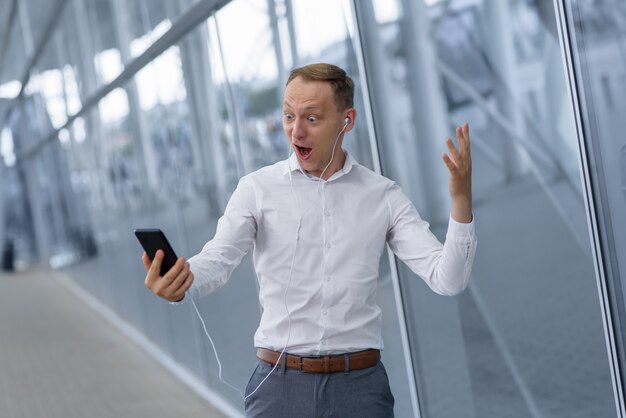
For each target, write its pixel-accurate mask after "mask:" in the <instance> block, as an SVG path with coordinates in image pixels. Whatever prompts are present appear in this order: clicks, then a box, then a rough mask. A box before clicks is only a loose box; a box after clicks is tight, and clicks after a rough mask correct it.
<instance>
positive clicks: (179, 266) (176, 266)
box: [163, 257, 187, 285]
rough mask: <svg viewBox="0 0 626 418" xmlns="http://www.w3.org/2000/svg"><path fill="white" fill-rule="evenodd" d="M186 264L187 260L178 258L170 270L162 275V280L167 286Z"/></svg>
mask: <svg viewBox="0 0 626 418" xmlns="http://www.w3.org/2000/svg"><path fill="white" fill-rule="evenodd" d="M186 262H187V260H185V257H178V260H176V263H175V264H174V265H173V266H172V268H170V269H169V271H168V272H167V273H165V274H164V275H163V278H164V279H165V281H166V282H167V284H168V285H169V284H171V283H172V282H173V281H174V279H176V277H177V276H178V275H179V274H180V273H181V271H183V268H185V263H186Z"/></svg>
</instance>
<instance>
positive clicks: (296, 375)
mask: <svg viewBox="0 0 626 418" xmlns="http://www.w3.org/2000/svg"><path fill="white" fill-rule="evenodd" d="M272 367H273V366H272V365H270V364H268V363H266V362H264V361H261V360H259V361H258V362H257V366H256V369H254V372H253V373H252V377H250V381H249V382H248V385H247V386H246V396H248V394H249V393H251V392H253V391H254V390H255V389H256V388H257V386H258V385H259V383H261V381H262V380H263V379H264V378H265V377H266V376H267V375H268V374H269V372H270V371H271V370H272ZM245 404H246V405H245V406H246V417H248V418H257V417H259V418H260V417H263V418H265V417H267V418H309V417H310V418H318V417H324V418H326V417H341V418H351V417H354V418H369V417H371V418H388V417H393V404H394V398H393V395H392V394H391V390H390V389H389V379H388V378H387V372H386V371H385V367H384V366H383V364H382V362H380V363H378V364H377V365H375V366H373V367H370V368H367V369H361V370H353V371H351V372H347V373H345V372H337V373H307V372H301V371H299V370H295V369H287V368H285V367H284V366H283V364H279V365H278V367H277V368H276V370H274V372H273V373H272V374H271V376H270V377H269V378H268V379H267V380H266V381H265V382H264V383H263V384H262V385H261V387H259V389H258V390H257V391H256V392H255V393H254V395H252V396H250V397H249V398H248V399H247V400H246V402H245Z"/></svg>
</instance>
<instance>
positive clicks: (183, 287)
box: [172, 271, 194, 301]
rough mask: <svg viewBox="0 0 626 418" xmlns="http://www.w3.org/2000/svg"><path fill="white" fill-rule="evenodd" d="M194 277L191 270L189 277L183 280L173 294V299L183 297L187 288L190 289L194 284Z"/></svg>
mask: <svg viewBox="0 0 626 418" xmlns="http://www.w3.org/2000/svg"><path fill="white" fill-rule="evenodd" d="M193 278H194V276H193V273H192V272H191V271H190V272H189V274H188V275H187V278H186V279H185V281H184V282H183V284H182V285H181V286H180V287H179V288H178V290H176V292H174V294H173V295H172V300H175V301H179V300H181V299H182V298H183V296H184V295H185V293H186V292H187V290H189V288H190V287H191V285H192V284H193Z"/></svg>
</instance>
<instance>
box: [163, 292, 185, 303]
mask: <svg viewBox="0 0 626 418" xmlns="http://www.w3.org/2000/svg"><path fill="white" fill-rule="evenodd" d="M187 299H189V297H187V292H185V294H184V295H183V298H182V299H181V300H179V301H176V302H171V301H168V303H169V304H170V305H174V306H177V305H182V304H184V303H186V302H187Z"/></svg>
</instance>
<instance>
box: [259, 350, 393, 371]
mask: <svg viewBox="0 0 626 418" xmlns="http://www.w3.org/2000/svg"><path fill="white" fill-rule="evenodd" d="M285 355H286V356H287V359H286V363H287V364H286V366H287V367H288V368H290V369H298V370H301V371H303V372H311V373H335V372H347V371H350V370H359V369H366V368H368V367H372V366H375V365H376V364H378V362H379V361H380V350H374V349H370V350H365V351H358V352H356V353H347V354H339V355H333V356H314V357H307V356H295V355H293V354H285ZM256 356H257V357H258V358H259V359H261V360H263V361H264V362H266V363H270V364H271V365H274V364H276V363H277V362H278V358H279V357H280V351H272V350H268V349H266V348H259V349H257V352H256ZM281 364H282V360H281ZM278 367H280V364H279V365H278Z"/></svg>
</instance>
